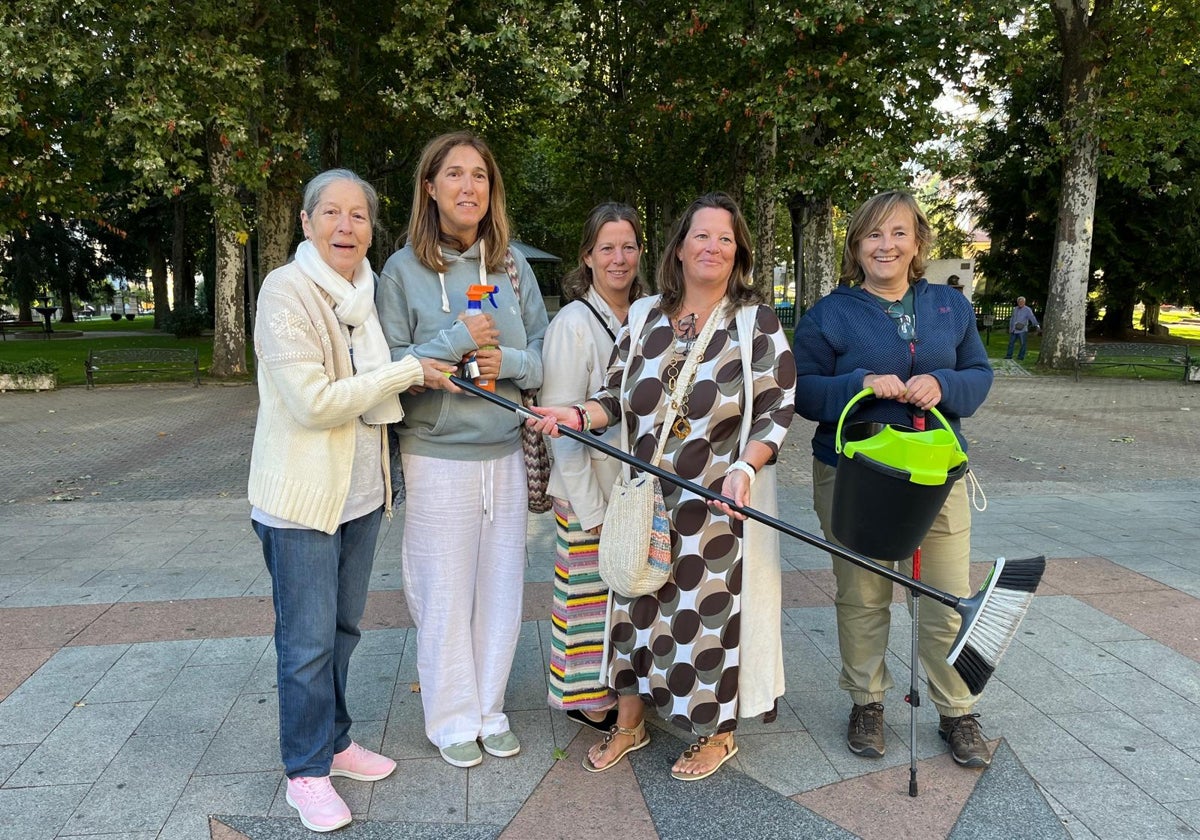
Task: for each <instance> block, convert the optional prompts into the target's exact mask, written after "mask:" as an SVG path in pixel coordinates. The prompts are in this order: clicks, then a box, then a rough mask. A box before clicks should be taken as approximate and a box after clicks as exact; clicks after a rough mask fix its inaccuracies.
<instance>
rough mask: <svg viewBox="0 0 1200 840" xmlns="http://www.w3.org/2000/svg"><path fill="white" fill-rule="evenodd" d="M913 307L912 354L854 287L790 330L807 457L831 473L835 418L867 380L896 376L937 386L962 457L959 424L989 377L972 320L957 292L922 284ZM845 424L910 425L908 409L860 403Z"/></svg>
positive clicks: (824, 301)
mask: <svg viewBox="0 0 1200 840" xmlns="http://www.w3.org/2000/svg"><path fill="white" fill-rule="evenodd" d="M913 305H914V310H915V313H916V331H917V339H916V343H915V345H914V346H915V348H916V350H915V353H914V352H911V351H910V348H909V342H908V341H906V340H904V339H902V338H901V337H900V336H899V334H898V333H897V330H896V323H895V321H893V320H892V318H891V317H890V316H889V315H888V314H887V312H886V311H885V310H884V308H883V306H881V305H880V303H879V301H878V300H876V299H875V298H874V297H873V296H872V295H871V294H869V293H868V292H866V291H865V290H863V289H862V288H861V287H859V286H854V287H845V286H839V287H837V288H835V289H834V290H833V291H832V292H830V293H829V294H828V295H826V296H825V297H823V298H821V300H819V301H817V303H816V305H815V306H813V308H812V309H810V310H809V311H808V312H807V313H805V315H804V317H803V318H801V319H800V323H799V324H797V325H796V332H795V335H794V337H793V342H792V350H793V353H794V354H795V357H796V373H797V379H796V410H797V411H798V412H799V413H800V414H801V416H803V417H805V418H807V419H809V420H815V421H816V422H817V428H816V432H815V433H814V434H813V439H812V450H813V455H814V456H815V457H816V458H817V459H818V460H819V461H821V462H822V463H824V464H828V465H829V466H836V465H837V452H836V450H835V448H834V444H835V441H834V436H835V433H836V429H837V421H838V417H839V416H841V413H842V409H843V408H845V407H846V403H848V402H850V400H851V398H852V397H853V396H854V395H855V394H857V393H858V392H859V391H861V390H862V387H863V378H864V377H866V376H867V375H868V374H872V373H874V374H895V375H896V376H898V377H900V380H901V381H906V380H908V379H909V378H910V377H912V376H915V375H917V374H921V373H927V374H929V375H931V376H933V377H934V378H935V379H937V381H938V384H940V385H941V388H942V400H941V402H940V403H938V405H937V409H938V411H940V412H941V413H942V414H943V415H944V416H945V418H946V420H947V422H948V423H949V424H950V426H951V428H952V429H953V430H954V433H955V434H956V435H957V436H958V439H959V442H960V443H961V444H962V447H963V449H964V450H966V448H967V441H966V438H964V437H963V435H962V431H961V428H960V423H959V418H962V417H969V416H971V415H972V414H974V413H975V412H976V411H977V410H978V409H979V407H980V406H981V405H983V401H984V400H985V399H986V398H987V394H988V391H989V390H990V389H991V387H992V377H993V373H992V366H991V364H990V363H989V362H988V358H987V351H986V350H985V349H984V346H983V342H982V341H980V339H979V333H978V331H977V330H976V329H975V312H974V310H973V309H972V308H971V304H970V302H969V301H967V299H966V298H965V297H964V296H963V294H962V293H961V292H959V291H958V290H956V289H952V288H950V287H948V286H940V285H932V284H930V283H929V282H927V281H926V280H924V279H922V280H919V281H917V283H916V284H914V286H913ZM852 421H875V422H880V423H889V424H895V425H902V426H910V425H912V419H911V417H910V415H909V412H908V406H907V405H905V404H903V403H899V402H896V401H895V400H865V401H863V402H861V403H859V404H858V405H857V406H856V407H855V409H854V412H853V414H852V415H851V417H849V418H847V422H852ZM933 422H936V421H933Z"/></svg>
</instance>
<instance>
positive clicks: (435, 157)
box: [408, 131, 511, 273]
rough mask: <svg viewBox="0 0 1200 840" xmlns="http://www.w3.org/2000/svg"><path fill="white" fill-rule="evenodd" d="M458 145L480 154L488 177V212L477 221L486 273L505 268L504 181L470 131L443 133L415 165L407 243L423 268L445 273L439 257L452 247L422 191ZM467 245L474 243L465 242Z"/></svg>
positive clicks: (430, 199)
mask: <svg viewBox="0 0 1200 840" xmlns="http://www.w3.org/2000/svg"><path fill="white" fill-rule="evenodd" d="M459 146H470V147H471V148H472V149H474V150H475V151H477V152H479V156H480V157H481V158H483V165H484V167H485V168H486V169H487V176H488V209H487V213H485V214H484V216H483V218H482V219H481V220H480V222H479V238H480V239H482V240H483V244H484V251H485V254H486V256H487V270H488V272H489V273H491V272H498V271H502V270H503V269H504V258H505V256H506V255H507V254H508V240H509V231H510V229H511V228H510V225H509V223H508V212H507V211H506V210H505V204H504V180H503V179H502V178H501V177H500V168H499V167H498V166H496V158H495V156H494V155H492V150H491V149H489V148H488V145H487V143H485V142H483V140H482V139H480V138H479V137H476V136H475V135H474V134H472V133H471V132H469V131H455V132H451V133H450V134H443V135H441V136H439V137H435V138H433V139H432V140H430V141H429V143H428V144H426V146H425V150H424V151H422V152H421V159H420V161H418V162H417V171H416V176H415V177H414V179H413V201H412V216H411V218H410V219H409V221H408V241H409V243H410V244H411V245H412V248H413V251H414V252H416V255H417V259H419V260H420V261H421V264H422V265H424V266H425V267H426V268H429V269H432V270H433V271H445V270H446V267H447V263H446V261H445V259H443V258H442V249H441V245H442V243H443V242H446V244H450V245H455V244H456V243H454V242H451V241H449V240H446V239H444V238H443V236H442V226H441V217H440V214H439V212H438V206H437V202H436V201H434V199H433V196H431V195H430V194H429V193H428V192H427V191H426V189H425V185H426V184H427V183H433V179H434V178H436V177H437V174H438V172H440V171H441V168H442V164H443V163H445V161H446V156H447V155H449V154H450V152H451V150H453V149H455V148H457V147H459ZM464 244H467V245H470V244H473V243H464Z"/></svg>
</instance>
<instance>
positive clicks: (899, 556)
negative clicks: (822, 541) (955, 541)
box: [830, 395, 967, 562]
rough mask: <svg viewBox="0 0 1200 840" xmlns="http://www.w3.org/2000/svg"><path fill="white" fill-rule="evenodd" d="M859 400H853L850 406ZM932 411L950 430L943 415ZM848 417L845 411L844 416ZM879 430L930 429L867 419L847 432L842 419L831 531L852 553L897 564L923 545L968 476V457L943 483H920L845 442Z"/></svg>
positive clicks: (904, 432)
mask: <svg viewBox="0 0 1200 840" xmlns="http://www.w3.org/2000/svg"><path fill="white" fill-rule="evenodd" d="M861 396H862V395H860V397H861ZM858 399H859V397H856V398H855V400H852V401H851V403H850V405H848V406H847V410H849V408H850V406H851V405H853V404H854V402H855V401H857V400H858ZM934 413H935V414H936V416H937V418H938V419H939V420H940V421H941V422H942V423H943V424H944V425H945V426H946V429H947V430H949V428H950V427H949V425H948V424H946V423H945V418H943V417H942V416H941V415H940V414H937V413H936V411H934ZM845 416H846V415H845V412H843V414H842V419H843V420H844V419H845ZM881 434H886V435H895V434H902V435H908V434H914V435H927V434H928V433H927V432H920V431H918V430H917V429H913V428H910V427H908V426H898V425H895V424H884V423H867V422H863V423H851V424H850V425H848V426H846V427H845V428H844V430H843V428H842V424H841V422H840V421H839V423H838V439H837V443H838V447H837V448H838V453H839V455H838V466H837V474H836V476H835V478H834V486H833V510H832V512H831V517H830V530H831V531H832V533H833V536H834V538H835V539H837V541H838V542H840V543H841V544H842V545H844V546H846V547H847V548H849V549H850V550H851V551H856V552H858V553H859V554H863V555H865V556H867V557H871V558H874V559H876V560H886V561H891V562H898V561H901V560H904V559H906V558H908V557H911V556H912V554H913V552H914V551H916V550H917V548H918V547H919V546H920V545H921V541H922V540H923V539H925V535H926V534H928V533H929V529H930V528H931V527H932V526H933V522H934V520H935V519H937V515H938V513H939V512H941V509H942V506H943V505H945V503H946V499H947V498H949V496H950V491H951V490H952V489H953V487H954V482H956V481H958V480H959V479H960V478H962V477H963V476H964V475H966V473H967V461H966V456H965V455H963V456H962V457H963V460H962V462H961V463H959V464H957V465H956V466H954V467H952V468H948V469H947V470H946V472H945V480H944V482H942V483H938V484H929V483H918V482H915V481H914V480H913V474H912V473H911V472H910V471H909V470H906V469H904V468H903V467H900V466H894V465H889V464H884V463H881V462H880V461H877V460H875V459H873V458H870V457H867V456H866V455H865V454H864V453H863V452H858V451H854V449H855V447H853V446H851V447H845V446H844V445H843V442H845V443H854V442H856V441H866V440H869V439H871V438H874V437H875V436H877V435H881ZM951 434H953V433H952V432H951ZM913 442H914V443H916V441H913ZM847 449H849V452H847ZM960 452H961V450H960Z"/></svg>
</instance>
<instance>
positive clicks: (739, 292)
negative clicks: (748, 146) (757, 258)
mask: <svg viewBox="0 0 1200 840" xmlns="http://www.w3.org/2000/svg"><path fill="white" fill-rule="evenodd" d="M706 208H714V209H717V210H726V211H728V212H729V215H730V216H731V217H732V218H733V239H734V242H735V243H736V244H737V254H736V255H735V256H734V259H733V271H732V272H730V274H729V283H728V285H727V286H726V288H725V300H726V301H727V302H728V303H729V304H731V305H733V306H744V305H746V304H761V303H764V302H765V297H764V295H763V294H762V292H760V291H758V290H757V289H756V288H754V274H753V271H754V249H753V248H752V247H751V244H750V228H749V227H748V226H747V225H746V217H745V216H743V215H742V210H741V208H740V207H738V204H737V202H736V201H734V200H733V199H732V198H731V197H730V196H729V195H727V194H725V193H723V192H711V193H706V194H704V195H702V196H700V197H699V198H697V199H696V200H695V201H693V202H692V203H691V204H690V205H688V208H687V210H685V211H684V213H683V215H682V216H681V217H680V218H679V221H678V222H676V223H675V228H674V229H673V230H672V232H671V239H670V241H669V242H667V244H666V246H665V247H664V248H663V254H662V259H661V260H660V261H659V264H658V275H657V276H658V290H659V292H661V293H662V303H661V308H662V310H663V311H664V312H666V313H667V314H668V315H677V314H679V307H680V306H681V305H682V304H683V291H684V289H683V263H682V261H680V259H679V249H680V248H681V247H682V246H683V242H684V240H685V239H687V235H688V231H690V230H691V228H692V219H693V218H694V217H695V215H696V214H697V213H698V212H700V211H701V210H704V209H706Z"/></svg>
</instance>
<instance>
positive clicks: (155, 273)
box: [146, 234, 171, 330]
mask: <svg viewBox="0 0 1200 840" xmlns="http://www.w3.org/2000/svg"><path fill="white" fill-rule="evenodd" d="M146 252H147V254H148V256H149V257H150V288H151V289H153V291H154V329H156V330H161V329H162V328H163V325H164V323H165V322H166V320H167V319H168V318H169V317H170V315H171V304H170V303H169V302H168V300H167V254H166V251H165V250H164V249H163V246H162V242H161V241H160V240H159V238H158V235H157V234H151V235H150V238H149V240H148V241H147V242H146Z"/></svg>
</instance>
